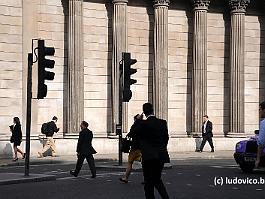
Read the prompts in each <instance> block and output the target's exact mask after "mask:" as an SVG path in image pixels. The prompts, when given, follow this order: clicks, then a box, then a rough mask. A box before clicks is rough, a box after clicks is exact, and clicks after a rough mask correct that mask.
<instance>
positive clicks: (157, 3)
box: [153, 0, 170, 7]
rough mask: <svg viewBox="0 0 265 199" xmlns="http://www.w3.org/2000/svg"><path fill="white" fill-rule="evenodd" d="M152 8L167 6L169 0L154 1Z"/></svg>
mask: <svg viewBox="0 0 265 199" xmlns="http://www.w3.org/2000/svg"><path fill="white" fill-rule="evenodd" d="M153 2H154V7H158V6H167V7H168V6H169V3H170V0H154V1H153Z"/></svg>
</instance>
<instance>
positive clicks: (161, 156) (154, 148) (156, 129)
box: [137, 116, 170, 163]
mask: <svg viewBox="0 0 265 199" xmlns="http://www.w3.org/2000/svg"><path fill="white" fill-rule="evenodd" d="M137 133H138V134H139V137H140V146H141V153H142V159H143V161H146V160H159V161H161V162H164V163H166V162H169V161H170V160H169V155H168V152H167V144H168V139H169V136H168V129H167V122H166V121H165V120H162V119H158V118H156V117H155V116H150V117H148V118H147V120H143V121H142V122H141V125H139V130H137Z"/></svg>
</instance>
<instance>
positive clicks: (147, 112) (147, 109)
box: [143, 102, 154, 117]
mask: <svg viewBox="0 0 265 199" xmlns="http://www.w3.org/2000/svg"><path fill="white" fill-rule="evenodd" d="M143 112H144V114H145V116H146V117H147V116H149V115H152V114H153V113H154V108H153V105H152V104H151V103H149V102H148V103H145V104H143Z"/></svg>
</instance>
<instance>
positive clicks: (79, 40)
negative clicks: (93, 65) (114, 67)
mask: <svg viewBox="0 0 265 199" xmlns="http://www.w3.org/2000/svg"><path fill="white" fill-rule="evenodd" d="M83 45H84V43H83V0H69V23H68V73H67V75H68V103H67V105H68V106H67V107H66V108H67V110H68V111H67V132H68V133H78V132H79V130H80V127H79V126H80V123H81V121H82V120H83V118H84V55H83V50H84V48H83Z"/></svg>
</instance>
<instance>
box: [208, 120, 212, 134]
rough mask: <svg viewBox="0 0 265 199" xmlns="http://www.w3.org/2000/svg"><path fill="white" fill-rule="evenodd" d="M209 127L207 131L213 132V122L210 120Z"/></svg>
mask: <svg viewBox="0 0 265 199" xmlns="http://www.w3.org/2000/svg"><path fill="white" fill-rule="evenodd" d="M208 124H209V129H208V131H209V132H210V133H212V132H213V123H212V122H211V121H209V123H208Z"/></svg>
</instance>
